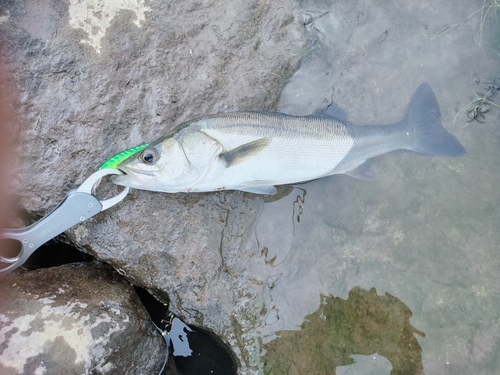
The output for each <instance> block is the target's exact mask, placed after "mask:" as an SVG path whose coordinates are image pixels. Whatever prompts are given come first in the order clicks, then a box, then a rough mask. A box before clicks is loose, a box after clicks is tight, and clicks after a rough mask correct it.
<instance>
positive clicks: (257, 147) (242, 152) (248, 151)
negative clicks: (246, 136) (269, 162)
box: [220, 138, 271, 168]
mask: <svg viewBox="0 0 500 375" xmlns="http://www.w3.org/2000/svg"><path fill="white" fill-rule="evenodd" d="M269 142H271V139H270V138H261V139H257V140H255V141H252V142H249V143H245V144H244V145H241V146H239V147H236V148H234V149H232V150H230V151H226V152H224V153H222V154H220V157H221V159H222V160H224V161H225V162H226V167H228V168H229V167H232V166H233V165H236V164H238V163H241V162H242V161H243V160H245V159H246V158H248V157H250V156H252V155H256V154H258V153H259V152H260V151H262V150H263V149H264V148H266V147H267V145H269Z"/></svg>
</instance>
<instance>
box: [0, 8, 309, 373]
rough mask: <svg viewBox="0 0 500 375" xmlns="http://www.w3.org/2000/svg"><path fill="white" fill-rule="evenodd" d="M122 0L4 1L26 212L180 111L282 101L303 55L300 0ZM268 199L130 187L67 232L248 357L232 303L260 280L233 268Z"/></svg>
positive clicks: (172, 121)
mask: <svg viewBox="0 0 500 375" xmlns="http://www.w3.org/2000/svg"><path fill="white" fill-rule="evenodd" d="M115 4H117V3H116V2H115V1H112V0H109V1H104V0H87V1H73V0H70V1H67V2H52V1H48V0H43V1H27V2H26V3H25V4H19V3H17V2H10V3H9V4H7V5H6V6H5V7H2V9H1V10H0V12H2V14H1V16H2V18H1V21H0V29H1V33H2V34H3V35H4V36H5V37H6V38H7V39H8V43H4V44H3V45H2V51H3V52H4V54H6V55H7V56H8V58H9V62H10V67H11V70H12V71H13V74H14V78H15V79H16V83H17V87H18V89H19V93H20V95H19V102H20V109H21V115H22V116H21V117H22V120H23V121H22V123H21V124H20V126H19V129H16V131H17V130H18V131H19V134H21V135H20V139H21V140H22V142H21V144H20V145H18V149H17V155H18V156H19V165H18V166H17V168H16V172H17V181H16V187H18V188H19V191H21V193H20V194H21V196H22V200H21V203H22V204H23V206H24V207H25V208H27V209H28V210H29V211H30V212H36V213H38V214H40V215H43V214H45V213H47V212H48V211H49V210H50V209H51V208H53V207H54V206H55V205H57V203H58V202H59V201H60V199H61V198H62V197H63V195H64V192H65V191H67V190H69V189H72V188H75V186H77V185H78V184H79V183H81V182H82V181H83V180H84V178H86V177H87V176H88V175H90V174H91V173H93V172H94V171H95V170H96V169H97V168H98V167H99V165H100V164H101V163H102V162H104V161H105V160H106V159H108V158H109V157H110V156H112V155H113V154H115V153H117V152H119V151H122V150H124V149H126V148H130V147H131V146H135V145H137V144H140V143H143V142H144V141H150V140H153V139H155V138H157V137H159V136H161V135H162V134H164V133H166V132H167V131H168V130H170V129H171V128H173V127H174V126H176V125H178V124H179V123H181V122H182V121H185V120H188V119H191V118H195V117H199V116H203V115H206V114H210V113H215V112H220V111H230V110H272V109H275V108H276V104H277V102H278V100H279V95H280V92H281V90H282V88H283V87H284V85H285V83H286V81H287V80H288V78H289V77H290V76H291V75H292V74H293V73H294V72H295V70H296V69H297V67H298V66H299V63H300V61H301V59H302V58H303V56H304V51H305V50H304V47H305V45H306V41H307V36H306V31H305V29H304V27H303V20H302V19H301V18H300V17H296V16H295V15H294V13H293V11H292V9H293V7H294V6H295V2H294V1H291V0H287V1H273V0H266V1H259V2H257V1H250V2H249V1H237V2H232V3H231V5H228V4H226V3H214V2H212V1H182V2H167V3H165V2H144V1H142V0H137V1H129V2H127V4H128V5H126V6H125V5H123V6H116V5H115ZM34 20H37V22H34ZM38 21H40V22H38ZM41 21H43V22H41ZM26 145H29V147H26ZM261 205H262V201H261V199H260V198H255V197H251V196H248V195H242V194H240V193H232V192H229V193H220V194H205V195H203V194H200V195H194V196H186V195H166V194H155V193H149V192H137V191H135V192H133V193H132V194H130V195H129V197H128V198H127V200H126V201H125V202H123V204H121V205H120V206H119V207H116V208H113V209H112V210H110V211H108V212H106V213H102V214H99V215H97V216H96V217H95V218H94V219H92V220H91V221H89V222H88V223H85V224H84V225H81V226H78V227H76V228H74V229H72V230H71V231H69V232H68V236H69V237H70V238H71V239H72V240H73V241H74V242H75V244H76V245H77V246H78V247H79V248H80V249H82V250H84V251H87V252H89V253H91V254H92V255H94V256H95V257H97V258H98V259H101V260H105V261H106V262H107V263H109V264H111V265H112V266H113V267H115V268H116V269H118V270H119V271H120V272H121V273H123V274H126V275H127V276H128V277H129V278H130V279H131V280H133V281H134V282H135V283H137V284H138V285H141V286H144V287H145V288H148V289H150V290H161V291H163V292H164V293H165V292H166V293H167V294H168V295H169V297H171V299H172V309H173V310H174V312H176V313H179V315H180V316H181V317H182V318H183V319H185V320H186V321H187V322H189V323H192V324H196V325H199V326H207V327H208V328H210V329H212V330H214V331H215V332H216V333H217V334H220V335H222V337H223V338H224V339H225V340H226V341H228V342H230V343H231V344H232V345H233V347H234V346H236V350H237V352H238V353H239V357H240V359H242V358H243V357H245V359H244V360H242V361H241V363H242V367H243V370H242V371H244V369H246V368H247V367H248V366H249V363H250V362H252V361H253V362H255V361H258V360H257V357H255V355H256V354H257V353H258V352H257V351H255V350H254V349H252V351H253V354H252V355H250V354H248V353H247V352H246V351H247V350H246V349H245V347H246V346H247V345H246V343H245V342H244V341H241V334H242V332H241V327H242V326H241V325H243V327H247V323H245V321H244V320H245V319H246V318H243V317H242V316H240V313H239V312H237V311H234V309H235V303H236V304H237V305H239V304H240V302H236V301H237V300H238V299H239V298H240V297H242V296H244V298H245V299H246V298H247V297H248V296H249V295H250V294H252V295H258V294H259V293H260V292H259V288H261V287H260V286H259V285H258V284H256V285H253V284H252V285H250V286H248V287H247V285H246V284H247V281H246V280H239V279H238V278H236V279H235V276H237V275H238V276H239V275H241V274H242V272H243V273H244V272H245V271H244V267H242V266H243V265H244V263H242V264H240V263H239V261H238V258H239V251H238V249H239V248H240V247H241V246H243V245H242V244H243V243H245V239H246V238H247V236H249V235H251V230H250V228H251V226H252V223H253V221H254V220H255V218H256V216H257V215H258V213H259V210H260V207H261ZM245 251H246V250H245ZM253 255H254V252H253V249H252V250H251V251H249V252H247V255H245V256H243V257H242V260H243V261H244V259H246V258H247V256H253ZM233 264H234V266H233ZM254 286H257V290H255V291H252V289H253V288H254ZM249 293H250V294H249ZM252 303H253V302H252ZM243 313H244V312H243ZM249 318H250V317H249ZM251 319H252V320H253V318H251ZM245 329H246V328H245ZM251 357H253V359H252V360H250V358H251Z"/></svg>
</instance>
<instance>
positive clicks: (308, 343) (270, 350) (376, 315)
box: [263, 286, 425, 375]
mask: <svg viewBox="0 0 500 375" xmlns="http://www.w3.org/2000/svg"><path fill="white" fill-rule="evenodd" d="M320 298H321V305H320V307H319V309H318V310H317V311H316V312H314V313H312V314H310V315H307V316H306V317H305V318H304V322H303V323H302V324H301V326H300V330H299V331H290V330H287V331H280V332H278V335H279V337H278V338H277V339H275V340H273V341H271V342H269V343H268V344H266V345H265V346H264V347H265V349H266V350H267V352H266V354H265V355H264V357H263V361H264V373H265V374H273V375H275V374H332V373H334V370H335V368H336V367H338V366H346V365H350V364H353V363H354V360H353V359H352V358H351V356H352V355H372V354H374V353H378V354H380V355H382V356H384V357H385V358H386V359H387V360H389V361H390V363H391V365H392V371H391V375H396V374H405V375H417V374H422V373H423V365H422V348H421V347H420V345H419V343H418V341H417V339H416V338H415V336H414V333H417V334H419V335H420V336H422V337H425V334H424V333H423V332H421V331H419V330H418V329H416V328H415V327H412V326H411V325H410V318H411V316H412V313H411V311H410V309H409V308H408V306H406V305H405V304H404V303H403V302H402V301H401V300H400V299H399V298H397V297H394V296H393V295H391V294H389V293H385V295H383V296H379V295H377V291H376V290H375V288H371V289H370V290H366V289H363V288H361V287H358V286H357V287H354V288H352V289H351V290H350V291H349V297H348V298H347V300H343V299H341V298H339V297H334V296H332V295H330V296H325V295H321V296H320Z"/></svg>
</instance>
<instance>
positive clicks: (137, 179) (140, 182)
mask: <svg viewBox="0 0 500 375" xmlns="http://www.w3.org/2000/svg"><path fill="white" fill-rule="evenodd" d="M117 169H118V170H119V171H120V172H122V173H123V174H121V175H114V176H111V177H110V180H111V182H112V183H114V184H116V185H121V186H126V187H131V188H138V187H139V188H144V182H145V181H144V180H148V179H152V178H154V175H155V174H154V171H144V170H137V169H133V168H128V167H125V166H121V167H120V166H119V167H118V168H117Z"/></svg>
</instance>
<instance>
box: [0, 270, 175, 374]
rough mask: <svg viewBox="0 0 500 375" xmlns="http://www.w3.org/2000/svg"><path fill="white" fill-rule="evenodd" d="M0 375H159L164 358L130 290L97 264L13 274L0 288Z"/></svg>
mask: <svg viewBox="0 0 500 375" xmlns="http://www.w3.org/2000/svg"><path fill="white" fill-rule="evenodd" d="M0 300H1V301H2V305H1V307H0V342H1V345H0V372H1V373H2V374H5V375H7V374H39V373H46V374H62V373H75V374H83V373H99V374H125V373H126V374H158V373H159V371H160V370H161V368H162V366H163V363H164V360H165V354H166V346H165V343H164V341H163V339H162V337H161V335H160V334H159V333H158V331H157V330H156V327H155V326H154V325H153V324H152V322H151V320H150V317H149V314H148V313H147V311H146V310H145V309H144V307H143V305H142V304H141V302H140V300H139V298H138V297H137V295H136V294H135V292H134V289H133V288H132V286H131V285H130V284H129V283H128V282H127V281H126V280H125V279H124V278H123V277H121V276H120V275H118V274H117V273H116V272H115V271H113V269H112V268H111V267H109V266H106V265H104V264H102V263H98V262H91V263H74V264H69V265H65V266H61V267H54V268H46V269H40V270H37V271H30V272H24V273H13V274H10V275H8V276H7V277H6V278H5V279H3V280H1V284H0Z"/></svg>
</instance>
